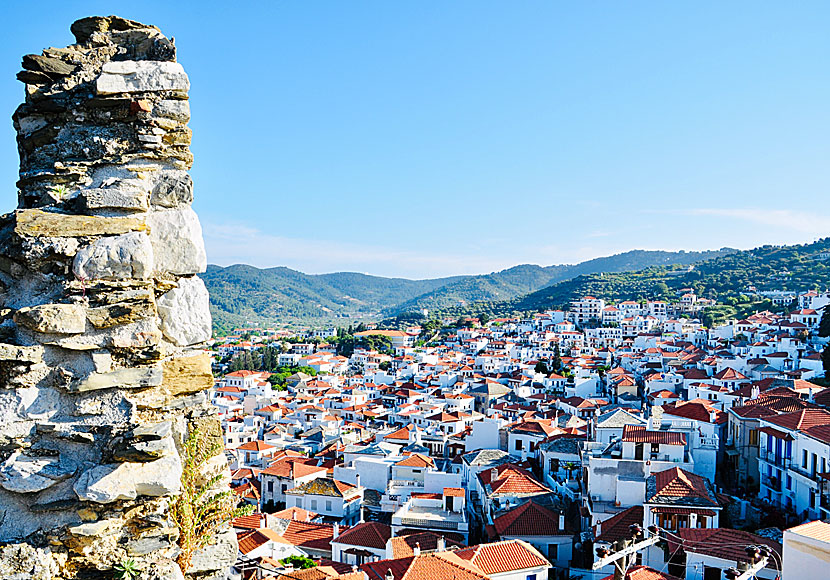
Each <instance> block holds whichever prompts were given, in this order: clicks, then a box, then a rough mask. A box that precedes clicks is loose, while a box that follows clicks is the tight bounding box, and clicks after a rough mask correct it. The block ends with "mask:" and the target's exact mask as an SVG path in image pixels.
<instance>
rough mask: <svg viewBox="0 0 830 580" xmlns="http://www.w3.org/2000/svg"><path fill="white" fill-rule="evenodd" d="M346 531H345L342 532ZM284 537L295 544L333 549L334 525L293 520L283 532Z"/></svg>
mask: <svg viewBox="0 0 830 580" xmlns="http://www.w3.org/2000/svg"><path fill="white" fill-rule="evenodd" d="M342 533H345V532H342ZM282 536H283V538H285V539H286V540H288V541H289V542H291V543H292V544H293V545H295V546H300V547H301V548H312V549H317V550H331V540H332V537H333V536H334V526H332V525H331V524H313V523H311V522H300V521H297V520H291V521H289V522H288V526H287V527H286V528H285V531H284V532H283V534H282Z"/></svg>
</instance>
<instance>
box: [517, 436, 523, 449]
mask: <svg viewBox="0 0 830 580" xmlns="http://www.w3.org/2000/svg"><path fill="white" fill-rule="evenodd" d="M521 450H522V440H521V439H516V451H521Z"/></svg>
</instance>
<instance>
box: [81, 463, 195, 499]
mask: <svg viewBox="0 0 830 580" xmlns="http://www.w3.org/2000/svg"><path fill="white" fill-rule="evenodd" d="M181 476H182V464H181V461H180V460H179V457H178V456H177V455H174V456H170V457H163V458H161V459H158V460H156V461H150V462H148V463H119V464H116V465H99V466H98V467H93V468H92V469H90V470H88V471H86V472H84V473H83V475H81V477H80V478H78V481H77V482H76V483H75V487H74V490H75V493H76V494H77V495H78V497H79V498H80V499H82V500H85V501H92V502H95V503H112V502H114V501H118V500H122V499H135V498H136V497H138V496H141V495H144V496H150V497H161V496H165V495H173V494H177V493H179V490H180V489H181Z"/></svg>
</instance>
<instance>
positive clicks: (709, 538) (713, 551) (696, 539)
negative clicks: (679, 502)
mask: <svg viewBox="0 0 830 580" xmlns="http://www.w3.org/2000/svg"><path fill="white" fill-rule="evenodd" d="M677 536H680V540H678V539H677V538H676V536H668V543H669V553H674V552H676V551H678V549H679V550H680V551H685V552H695V553H697V554H704V555H707V556H712V557H714V558H721V559H722V560H728V561H730V562H732V563H733V565H734V562H746V552H744V547H745V546H750V545H754V546H767V547H770V548H772V549H773V550H774V551H775V552H777V553H778V554H779V555H780V554H781V553H782V547H781V544H779V543H778V542H776V541H775V540H770V539H769V538H765V537H763V536H756V535H755V534H751V533H749V532H744V531H742V530H733V529H730V528H709V529H703V528H681V529H680V530H678V531H677ZM681 542H682V545H681ZM779 563H780V562H779ZM767 567H768V568H775V562H770V564H769V565H768V566H767Z"/></svg>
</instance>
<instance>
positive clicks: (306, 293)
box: [202, 264, 458, 329]
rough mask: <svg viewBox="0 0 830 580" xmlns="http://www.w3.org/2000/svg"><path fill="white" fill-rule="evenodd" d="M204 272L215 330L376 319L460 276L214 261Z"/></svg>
mask: <svg viewBox="0 0 830 580" xmlns="http://www.w3.org/2000/svg"><path fill="white" fill-rule="evenodd" d="M202 277H203V278H204V281H205V285H206V286H207V288H208V290H209V291H210V306H211V314H212V315H213V322H214V328H216V329H228V328H230V327H232V326H244V325H249V324H261V325H273V324H275V323H294V324H296V323H313V322H317V323H320V324H322V323H327V322H331V321H334V320H335V319H337V318H344V317H345V318H356V319H360V318H375V317H377V316H378V314H379V312H380V311H381V310H383V309H384V308H388V307H389V306H390V305H392V304H397V303H400V302H404V301H406V300H410V299H412V298H414V297H416V296H419V295H421V294H424V293H426V292H430V291H431V290H434V289H435V288H437V287H440V286H444V285H446V284H448V283H452V282H455V281H456V280H458V278H457V277H456V278H440V279H435V280H406V279H403V278H382V277H378V276H368V275H365V274H357V273H353V272H339V273H334V274H319V275H311V274H304V273H302V272H298V271H296V270H292V269H290V268H282V267H280V268H268V269H260V268H255V267H253V266H247V265H242V264H237V265H234V266H228V267H226V268H222V267H219V266H213V265H210V266H208V269H207V272H205V274H204V275H203V276H202Z"/></svg>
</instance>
